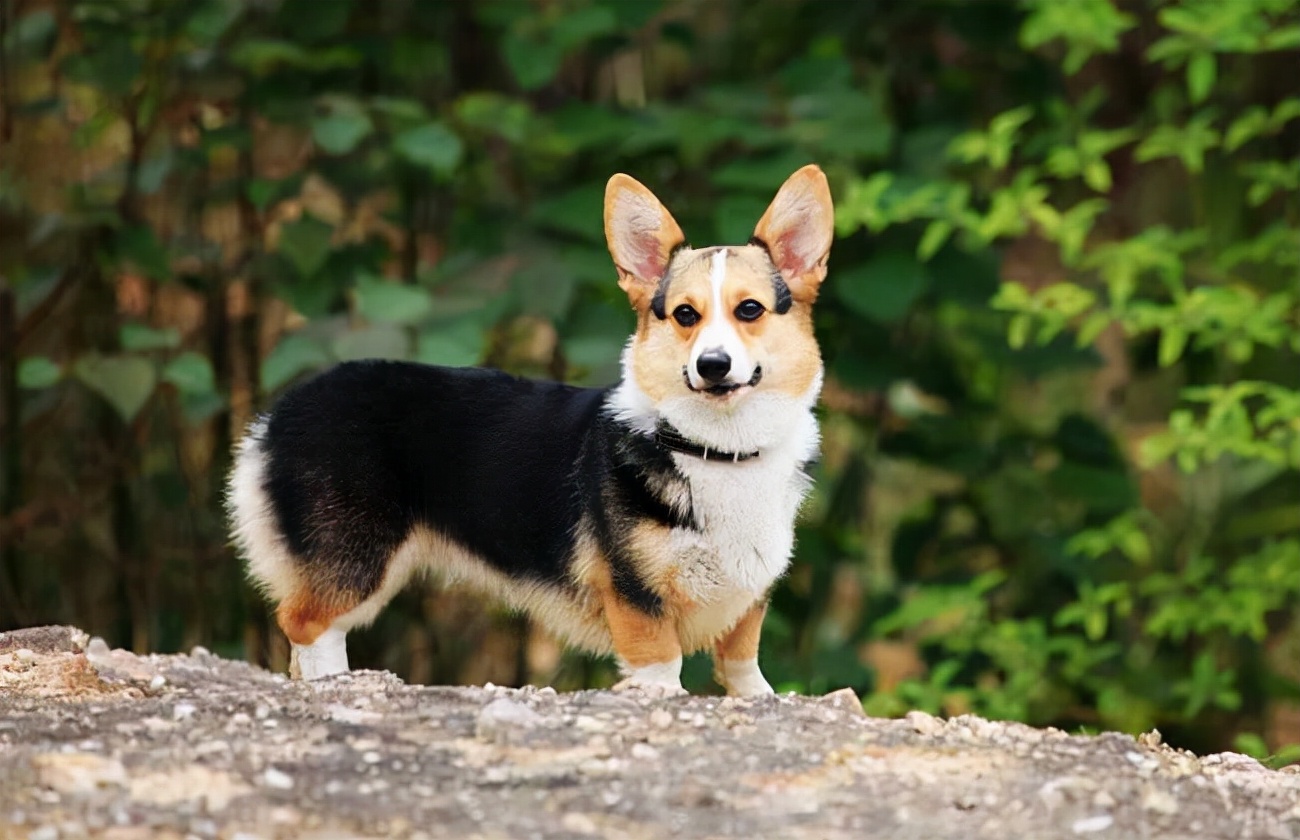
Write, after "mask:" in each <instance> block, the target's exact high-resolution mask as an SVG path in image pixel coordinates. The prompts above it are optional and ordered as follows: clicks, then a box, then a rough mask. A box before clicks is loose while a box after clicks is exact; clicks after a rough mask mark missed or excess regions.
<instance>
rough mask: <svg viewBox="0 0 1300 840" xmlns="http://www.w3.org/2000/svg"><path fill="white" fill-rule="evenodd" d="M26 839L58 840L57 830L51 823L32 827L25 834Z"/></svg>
mask: <svg viewBox="0 0 1300 840" xmlns="http://www.w3.org/2000/svg"><path fill="white" fill-rule="evenodd" d="M27 840H59V830H58V829H57V828H55V827H54V826H52V825H43V826H41V827H40V828H33V829H32V830H31V831H30V832H29V833H28V834H27Z"/></svg>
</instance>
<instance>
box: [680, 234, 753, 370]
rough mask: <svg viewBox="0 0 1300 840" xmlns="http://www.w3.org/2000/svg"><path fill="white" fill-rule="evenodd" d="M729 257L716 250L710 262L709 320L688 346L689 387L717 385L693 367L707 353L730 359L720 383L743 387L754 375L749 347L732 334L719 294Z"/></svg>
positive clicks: (720, 293)
mask: <svg viewBox="0 0 1300 840" xmlns="http://www.w3.org/2000/svg"><path fill="white" fill-rule="evenodd" d="M729 254H730V252H729V251H728V249H726V248H719V249H718V250H717V251H716V252H714V254H713V257H712V259H711V260H710V262H711V265H710V266H709V293H710V302H709V319H708V321H707V322H706V323H705V325H704V328H703V329H701V330H700V333H699V335H697V336H696V337H695V343H694V344H693V345H691V357H690V362H689V364H688V365H687V368H686V371H687V376H688V377H690V380H691V387H692V388H695V389H697V390H701V389H704V388H708V387H709V386H710V385H714V384H717V383H712V382H708V381H706V380H705V379H704V377H702V376H700V372H699V371H698V370H696V368H695V365H696V363H697V362H698V361H699V360H700V356H701V355H703V354H704V353H707V352H710V351H714V350H721V351H722V352H724V353H726V354H727V355H728V356H730V357H731V372H730V373H728V374H727V378H726V379H725V380H723V381H724V382H728V383H735V384H738V385H743V384H745V383H746V382H748V381H749V380H750V378H751V377H752V376H753V375H754V360H753V359H752V358H751V357H750V355H749V348H748V347H746V346H745V342H744V341H742V340H741V338H740V333H738V332H736V325H735V324H734V323H733V322H732V320H731V318H730V317H728V315H729V313H728V311H727V308H726V305H725V303H724V300H725V298H724V297H723V294H722V290H723V287H724V286H725V285H726V283H727V257H728V256H729Z"/></svg>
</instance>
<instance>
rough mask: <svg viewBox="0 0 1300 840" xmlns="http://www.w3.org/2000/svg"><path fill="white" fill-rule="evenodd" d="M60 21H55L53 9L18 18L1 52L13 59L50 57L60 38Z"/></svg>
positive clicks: (0, 46)
mask: <svg viewBox="0 0 1300 840" xmlns="http://www.w3.org/2000/svg"><path fill="white" fill-rule="evenodd" d="M58 31H59V27H58V21H56V20H55V19H54V12H53V10H52V9H36V10H34V11H31V12H29V13H28V14H25V15H23V16H22V17H20V18H18V22H17V23H15V24H14V25H13V29H11V30H10V31H9V32H8V33H6V34H5V39H4V42H3V43H0V50H3V51H4V52H5V53H6V54H7V55H8V57H9V58H10V59H11V60H12V59H19V58H36V59H41V58H45V57H46V56H48V55H49V53H50V49H51V47H53V46H54V43H55V40H56V38H57V36H58Z"/></svg>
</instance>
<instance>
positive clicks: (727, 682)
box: [717, 659, 775, 697]
mask: <svg viewBox="0 0 1300 840" xmlns="http://www.w3.org/2000/svg"><path fill="white" fill-rule="evenodd" d="M717 672H718V681H719V682H721V683H722V684H723V685H724V686H726V688H727V694H729V695H730V696H732V697H758V696H760V695H763V694H774V693H775V692H773V691H772V686H771V685H769V684H768V682H767V680H766V679H764V678H763V672H762V671H760V670H759V669H758V660H757V659H722V660H719V661H718V663H717Z"/></svg>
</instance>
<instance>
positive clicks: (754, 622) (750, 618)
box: [713, 598, 772, 697]
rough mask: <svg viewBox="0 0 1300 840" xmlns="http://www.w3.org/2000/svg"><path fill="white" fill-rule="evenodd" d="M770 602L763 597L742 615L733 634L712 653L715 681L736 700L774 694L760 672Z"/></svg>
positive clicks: (725, 638) (730, 633)
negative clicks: (761, 641) (760, 643)
mask: <svg viewBox="0 0 1300 840" xmlns="http://www.w3.org/2000/svg"><path fill="white" fill-rule="evenodd" d="M766 614H767V599H766V598H763V599H762V600H760V601H759V602H758V603H756V604H754V606H752V607H750V608H749V611H748V612H746V613H745V614H744V615H743V616H741V619H740V621H739V622H738V623H737V624H736V626H735V627H733V628H731V632H729V633H728V634H727V635H725V636H723V637H722V640H721V641H719V642H718V645H717V648H716V650H714V653H713V678H714V679H715V680H717V681H718V682H719V683H721V684H722V685H723V686H724V687H725V688H726V689H727V693H728V694H730V695H732V696H735V697H752V696H754V695H757V694H771V693H772V686H770V685H768V683H767V680H766V679H764V678H763V672H762V671H760V670H759V669H758V638H759V636H760V634H761V633H762V631H763V616H764V615H766Z"/></svg>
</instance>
